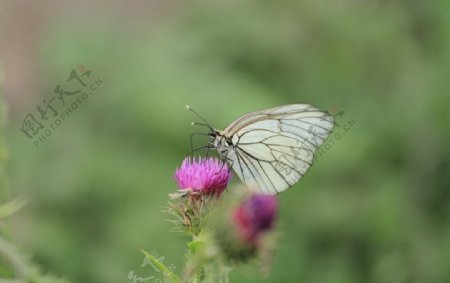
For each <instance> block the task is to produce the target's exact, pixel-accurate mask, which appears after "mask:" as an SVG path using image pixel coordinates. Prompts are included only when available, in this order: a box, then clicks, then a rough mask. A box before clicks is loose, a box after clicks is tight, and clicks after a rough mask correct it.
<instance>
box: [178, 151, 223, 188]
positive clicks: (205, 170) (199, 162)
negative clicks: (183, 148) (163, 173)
mask: <svg viewBox="0 0 450 283" xmlns="http://www.w3.org/2000/svg"><path fill="white" fill-rule="evenodd" d="M231 177H232V174H231V172H230V170H229V168H228V166H227V164H226V163H224V162H223V161H221V160H219V159H217V158H213V157H210V158H201V157H198V158H197V159H195V157H194V158H192V159H191V157H187V158H185V159H184V160H183V163H181V167H179V168H177V170H176V172H175V180H176V181H177V183H178V187H179V188H180V190H188V189H190V190H193V191H194V192H199V193H201V194H217V195H220V194H221V193H222V192H223V190H224V189H225V188H226V186H227V184H228V182H229V181H230V179H231Z"/></svg>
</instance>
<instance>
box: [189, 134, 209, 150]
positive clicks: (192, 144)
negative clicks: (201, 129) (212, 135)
mask: <svg viewBox="0 0 450 283" xmlns="http://www.w3.org/2000/svg"><path fill="white" fill-rule="evenodd" d="M195 135H198V136H208V134H207V133H192V134H191V138H190V140H191V152H194V136H195Z"/></svg>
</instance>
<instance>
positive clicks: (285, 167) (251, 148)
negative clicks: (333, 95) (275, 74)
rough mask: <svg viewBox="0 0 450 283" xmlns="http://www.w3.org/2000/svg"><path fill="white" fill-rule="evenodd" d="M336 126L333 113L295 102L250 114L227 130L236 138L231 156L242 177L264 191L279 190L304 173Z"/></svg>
mask: <svg viewBox="0 0 450 283" xmlns="http://www.w3.org/2000/svg"><path fill="white" fill-rule="evenodd" d="M333 126H334V117H333V116H331V115H330V114H327V113H325V112H322V111H320V110H319V109H317V108H316V107H314V106H311V105H308V104H291V105H285V106H279V107H274V108H270V109H266V110H261V111H256V112H252V113H249V114H246V115H244V116H242V117H240V118H238V119H237V120H235V121H234V122H233V123H231V124H230V126H228V127H227V128H226V129H225V130H224V131H223V134H224V135H226V136H228V137H231V139H232V142H233V145H234V148H233V150H232V151H230V152H229V154H228V158H229V159H230V160H231V161H232V167H233V169H234V171H235V172H236V174H237V175H238V176H239V177H240V179H241V180H242V181H243V182H244V183H246V185H247V186H249V187H252V188H255V189H256V190H258V191H259V192H261V193H265V194H276V193H279V192H282V191H284V190H286V189H287V188H289V187H291V186H292V185H294V184H295V183H297V182H298V181H299V180H300V179H301V178H302V177H303V175H304V174H305V172H306V170H308V168H309V167H310V166H311V164H312V161H313V159H314V152H315V151H316V149H317V148H318V147H319V146H320V145H321V144H322V143H323V142H324V141H325V140H326V138H327V137H328V135H329V134H330V132H331V131H332V129H333Z"/></svg>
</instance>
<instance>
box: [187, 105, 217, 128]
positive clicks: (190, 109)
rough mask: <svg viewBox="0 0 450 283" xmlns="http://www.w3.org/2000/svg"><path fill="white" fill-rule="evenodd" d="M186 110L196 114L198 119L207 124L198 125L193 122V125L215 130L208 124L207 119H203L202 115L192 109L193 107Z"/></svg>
mask: <svg viewBox="0 0 450 283" xmlns="http://www.w3.org/2000/svg"><path fill="white" fill-rule="evenodd" d="M186 109H188V110H189V111H191V112H192V113H194V115H195V116H197V117H198V118H200V120H202V121H203V122H205V123H197V122H192V125H193V126H194V125H201V126H206V127H208V128H210V129H211V130H213V127H211V125H210V124H209V123H208V121H206V119H205V118H203V117H202V116H200V114H198V113H197V112H196V111H195V110H194V109H192V108H191V106H189V105H186Z"/></svg>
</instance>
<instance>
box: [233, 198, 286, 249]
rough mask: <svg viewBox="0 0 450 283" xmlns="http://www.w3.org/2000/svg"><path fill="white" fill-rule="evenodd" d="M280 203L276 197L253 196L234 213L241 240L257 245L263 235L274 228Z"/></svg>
mask: <svg viewBox="0 0 450 283" xmlns="http://www.w3.org/2000/svg"><path fill="white" fill-rule="evenodd" d="M277 210H278V203H277V198H276V197H275V196H268V195H252V196H251V197H250V198H248V199H247V200H245V201H244V202H243V203H241V204H240V205H239V206H238V207H237V208H236V209H235V211H234V214H233V221H234V224H235V225H236V228H237V232H238V236H239V238H240V239H241V240H242V241H244V242H247V243H249V244H251V245H256V244H257V242H258V240H259V237H260V236H261V235H262V233H264V232H266V231H269V230H270V229H272V227H273V226H274V223H275V220H276V217H277Z"/></svg>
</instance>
